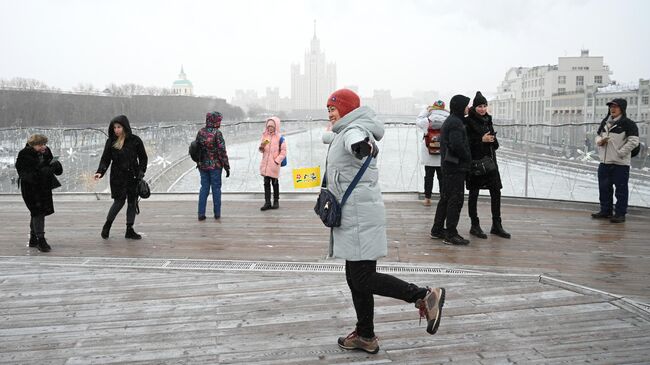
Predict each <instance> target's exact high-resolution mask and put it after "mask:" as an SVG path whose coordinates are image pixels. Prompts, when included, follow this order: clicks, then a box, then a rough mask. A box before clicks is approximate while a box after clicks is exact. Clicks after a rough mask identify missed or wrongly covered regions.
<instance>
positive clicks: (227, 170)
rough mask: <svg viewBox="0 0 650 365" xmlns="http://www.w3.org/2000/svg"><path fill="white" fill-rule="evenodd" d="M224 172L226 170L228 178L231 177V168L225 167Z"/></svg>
mask: <svg viewBox="0 0 650 365" xmlns="http://www.w3.org/2000/svg"><path fill="white" fill-rule="evenodd" d="M224 170H226V177H230V167H224Z"/></svg>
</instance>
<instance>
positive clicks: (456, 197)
mask: <svg viewBox="0 0 650 365" xmlns="http://www.w3.org/2000/svg"><path fill="white" fill-rule="evenodd" d="M468 105H469V98H468V97H467V96H464V95H454V97H453V98H451V101H450V102H449V110H450V112H451V114H450V115H449V117H447V119H445V122H444V123H443V124H442V129H441V131H440V159H441V160H442V190H441V192H440V200H439V201H438V206H437V207H436V216H435V218H434V220H433V227H431V238H433V239H442V240H443V241H442V242H443V243H445V244H448V245H467V244H469V241H468V240H466V239H464V238H463V237H462V236H460V235H459V234H458V230H457V229H456V227H457V226H458V219H459V218H460V211H461V209H463V200H464V199H465V178H466V176H467V172H468V171H469V167H470V161H471V159H472V156H471V153H470V150H469V142H468V140H467V130H466V129H465V124H464V122H463V120H464V118H465V115H466V114H467V111H468ZM445 223H446V227H445Z"/></svg>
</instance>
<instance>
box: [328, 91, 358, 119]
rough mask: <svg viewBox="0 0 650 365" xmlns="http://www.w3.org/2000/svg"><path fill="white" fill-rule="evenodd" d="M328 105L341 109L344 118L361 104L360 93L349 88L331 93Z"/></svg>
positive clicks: (340, 112)
mask: <svg viewBox="0 0 650 365" xmlns="http://www.w3.org/2000/svg"><path fill="white" fill-rule="evenodd" d="M327 106H328V107H330V106H333V107H335V108H336V109H337V110H338V111H339V115H340V116H341V118H343V117H344V116H345V115H346V114H348V113H349V112H351V111H353V110H354V109H356V108H358V107H360V106H361V100H360V99H359V95H357V94H355V92H354V91H352V90H349V89H340V90H336V91H335V92H333V93H332V95H330V97H329V98H328V99H327Z"/></svg>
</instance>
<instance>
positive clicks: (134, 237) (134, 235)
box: [124, 226, 142, 240]
mask: <svg viewBox="0 0 650 365" xmlns="http://www.w3.org/2000/svg"><path fill="white" fill-rule="evenodd" d="M124 238H128V239H131V240H139V239H142V236H141V235H139V234H137V233H136V232H135V231H134V230H133V226H126V234H124Z"/></svg>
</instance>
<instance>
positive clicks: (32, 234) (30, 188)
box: [16, 134, 63, 252]
mask: <svg viewBox="0 0 650 365" xmlns="http://www.w3.org/2000/svg"><path fill="white" fill-rule="evenodd" d="M16 170H17V171H18V177H19V182H18V184H19V185H20V193H21V195H22V196H23V201H24V202H25V205H26V206H27V209H29V214H30V215H31V220H30V222H29V228H30V229H29V247H36V248H37V249H38V250H39V251H41V252H49V251H50V250H51V247H50V245H49V244H48V243H47V240H46V239H45V217H46V216H48V215H51V214H54V201H53V200H52V190H53V189H56V188H58V187H60V186H61V183H59V180H58V179H57V178H56V176H55V175H57V176H58V175H61V174H62V173H63V167H62V166H61V163H60V162H59V161H58V160H57V159H55V158H54V156H52V151H50V149H49V148H48V147H47V137H46V136H44V135H42V134H33V135H31V136H30V137H29V139H28V140H27V145H25V148H23V149H22V150H20V152H18V157H17V158H16Z"/></svg>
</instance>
